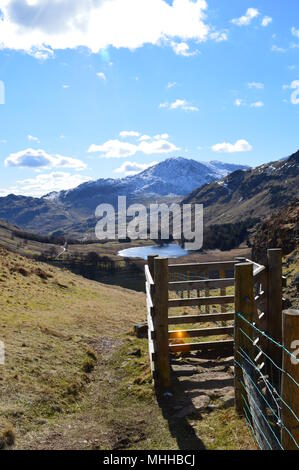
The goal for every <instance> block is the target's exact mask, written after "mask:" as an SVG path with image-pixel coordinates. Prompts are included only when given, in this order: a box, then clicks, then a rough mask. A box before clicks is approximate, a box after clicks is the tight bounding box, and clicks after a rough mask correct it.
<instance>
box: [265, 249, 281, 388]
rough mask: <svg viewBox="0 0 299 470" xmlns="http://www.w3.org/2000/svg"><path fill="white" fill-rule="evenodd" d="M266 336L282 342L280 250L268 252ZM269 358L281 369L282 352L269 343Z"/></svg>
mask: <svg viewBox="0 0 299 470" xmlns="http://www.w3.org/2000/svg"><path fill="white" fill-rule="evenodd" d="M267 310H268V311H267V314H268V318H267V325H268V331H267V333H268V335H269V336H271V338H273V339H274V340H275V341H277V342H278V343H280V344H281V342H282V251H281V249H280V248H278V249H271V250H268V309H267ZM268 352H269V356H270V357H271V359H272V360H273V361H274V362H275V363H276V364H277V365H278V366H279V367H281V364H282V351H281V349H280V348H279V347H276V346H275V344H273V343H269V349H268ZM276 379H277V377H276Z"/></svg>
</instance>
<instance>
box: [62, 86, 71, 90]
mask: <svg viewBox="0 0 299 470" xmlns="http://www.w3.org/2000/svg"><path fill="white" fill-rule="evenodd" d="M69 87H70V86H69V85H62V88H63V89H64V90H68V89H69Z"/></svg>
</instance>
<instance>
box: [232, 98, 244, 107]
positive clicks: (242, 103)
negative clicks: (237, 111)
mask: <svg viewBox="0 0 299 470" xmlns="http://www.w3.org/2000/svg"><path fill="white" fill-rule="evenodd" d="M234 105H235V106H237V108H240V106H245V101H244V100H242V99H240V98H237V99H236V100H235V101H234Z"/></svg>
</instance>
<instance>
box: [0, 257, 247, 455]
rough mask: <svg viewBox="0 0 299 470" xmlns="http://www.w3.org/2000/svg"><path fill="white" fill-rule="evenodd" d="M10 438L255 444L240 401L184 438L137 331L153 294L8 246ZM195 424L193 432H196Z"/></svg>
mask: <svg viewBox="0 0 299 470" xmlns="http://www.w3.org/2000/svg"><path fill="white" fill-rule="evenodd" d="M0 287H1V296H0V311H1V316H0V338H1V340H2V341H4V342H5V347H6V363H5V366H0V447H4V446H6V447H8V446H11V445H12V444H14V448H17V449H99V448H100V449H129V448H130V449H165V448H166V449H177V448H178V446H180V448H188V446H189V448H190V446H191V444H190V442H191V441H190V436H191V435H193V434H194V432H195V433H196V434H197V435H198V436H199V437H200V438H201V440H202V441H203V442H204V444H205V445H206V447H207V448H220V447H221V448H251V447H252V445H253V444H252V441H251V439H250V437H249V433H248V431H247V428H246V426H245V424H244V421H243V420H239V419H238V418H236V416H235V414H234V410H233V409H232V408H229V409H225V410H215V411H214V412H212V413H210V414H208V415H206V417H205V418H204V419H199V420H196V419H194V418H192V419H190V423H189V425H188V426H187V427H186V426H185V425H182V422H181V421H180V420H177V421H175V427H176V428H177V429H178V430H179V435H180V440H179V441H178V439H177V438H176V433H174V431H173V423H172V426H170V425H169V420H168V419H167V418H165V417H164V416H163V413H162V412H161V409H160V408H159V406H158V405H157V402H156V398H155V394H154V390H153V386H152V383H151V376H150V371H149V366H148V355H147V341H146V340H138V339H136V338H135V337H134V336H133V335H132V333H131V331H132V326H133V324H134V323H135V322H136V321H140V320H143V319H144V317H145V299H144V295H143V294H139V293H136V292H132V291H127V290H125V289H121V288H119V287H117V288H115V287H109V286H104V285H101V284H99V283H96V282H92V281H88V280H86V279H83V278H81V277H79V276H76V275H74V274H71V273H69V272H67V271H63V270H60V269H58V268H54V267H49V266H48V265H45V264H42V263H37V262H34V261H32V260H29V259H26V258H23V257H21V256H19V255H15V254H12V253H9V252H7V251H6V250H4V249H0ZM190 433H191V434H190Z"/></svg>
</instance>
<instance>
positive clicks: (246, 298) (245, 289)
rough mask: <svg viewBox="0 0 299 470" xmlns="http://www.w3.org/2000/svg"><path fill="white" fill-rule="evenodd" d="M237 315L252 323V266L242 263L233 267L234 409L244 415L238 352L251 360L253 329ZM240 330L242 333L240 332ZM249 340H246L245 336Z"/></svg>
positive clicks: (244, 394) (241, 372) (242, 379)
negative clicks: (241, 352) (242, 352)
mask: <svg viewBox="0 0 299 470" xmlns="http://www.w3.org/2000/svg"><path fill="white" fill-rule="evenodd" d="M238 314H241V315H242V316H243V317H244V318H246V320H248V322H250V323H252V322H253V314H254V291H253V264H252V263H242V264H236V265H235V407H236V411H237V413H239V414H240V415H241V414H244V411H243V409H244V401H243V398H242V395H243V396H245V397H246V390H245V389H244V387H243V385H242V383H241V382H243V383H244V377H243V371H242V369H241V367H240V366H239V365H238V364H241V365H243V362H244V361H243V359H242V357H241V355H240V350H241V349H243V350H244V351H245V352H246V354H247V355H248V356H249V357H250V359H253V351H254V346H253V343H252V341H250V339H252V340H253V338H254V333H253V328H252V327H251V326H250V325H249V324H248V323H246V322H245V321H244V320H242V318H240V317H239V315H238ZM241 330H242V331H241ZM246 335H247V336H248V337H249V338H250V339H248V338H247V336H246Z"/></svg>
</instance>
